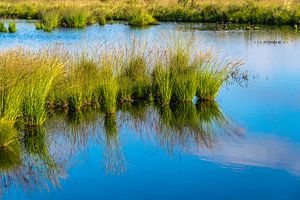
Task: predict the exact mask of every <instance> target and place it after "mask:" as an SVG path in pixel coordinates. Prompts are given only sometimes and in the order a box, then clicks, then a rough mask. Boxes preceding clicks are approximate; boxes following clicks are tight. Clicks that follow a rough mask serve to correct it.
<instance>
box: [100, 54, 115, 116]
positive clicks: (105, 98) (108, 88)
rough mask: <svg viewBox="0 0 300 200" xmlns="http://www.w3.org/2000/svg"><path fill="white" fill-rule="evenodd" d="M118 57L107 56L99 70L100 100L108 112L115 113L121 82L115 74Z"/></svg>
mask: <svg viewBox="0 0 300 200" xmlns="http://www.w3.org/2000/svg"><path fill="white" fill-rule="evenodd" d="M116 59H117V58H116V57H115V56H113V55H107V56H105V57H104V59H103V60H102V61H101V64H100V65H101V66H100V67H101V68H100V70H99V74H100V75H99V77H100V85H99V100H100V104H101V108H102V109H103V110H104V111H105V112H106V113H107V114H114V113H115V112H116V108H117V98H118V91H119V84H118V80H117V77H116V75H115V67H116Z"/></svg>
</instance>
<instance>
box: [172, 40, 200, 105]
mask: <svg viewBox="0 0 300 200" xmlns="http://www.w3.org/2000/svg"><path fill="white" fill-rule="evenodd" d="M192 42H193V40H192V39H191V40H188V41H187V42H186V41H183V40H180V39H179V40H175V41H174V44H172V45H174V47H173V48H171V49H170V50H169V52H168V60H169V63H168V64H169V69H170V73H171V78H172V79H173V83H174V93H173V96H172V98H173V100H174V101H176V102H192V100H193V98H194V97H195V94H196V89H197V84H198V80H197V76H196V73H195V67H194V66H193V64H192V63H191V59H192V54H191V51H192ZM169 48H170V47H169Z"/></svg>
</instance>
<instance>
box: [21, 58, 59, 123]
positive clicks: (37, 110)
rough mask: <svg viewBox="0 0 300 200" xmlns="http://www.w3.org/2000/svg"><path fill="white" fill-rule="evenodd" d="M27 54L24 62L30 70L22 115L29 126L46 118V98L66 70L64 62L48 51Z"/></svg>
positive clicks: (25, 86) (25, 87) (24, 90)
mask: <svg viewBox="0 0 300 200" xmlns="http://www.w3.org/2000/svg"><path fill="white" fill-rule="evenodd" d="M27 56H28V59H27V60H26V62H24V61H23V63H22V65H25V66H26V68H27V70H28V71H27V72H26V73H28V77H27V78H26V81H25V82H26V83H25V85H24V89H23V102H22V116H23V119H24V121H25V123H26V124H27V125H28V126H37V125H41V124H43V123H44V121H45V119H46V99H47V97H48V95H49V92H50V90H51V89H52V87H53V82H54V80H55V79H56V78H58V77H59V76H61V75H62V74H63V72H64V62H63V60H62V59H61V58H58V57H57V56H54V55H51V53H47V52H40V53H37V54H33V55H32V54H28V55H27ZM20 64H21V63H20Z"/></svg>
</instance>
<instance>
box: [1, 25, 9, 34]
mask: <svg viewBox="0 0 300 200" xmlns="http://www.w3.org/2000/svg"><path fill="white" fill-rule="evenodd" d="M7 32H8V30H7V28H6V27H5V24H4V23H3V22H0V33H7Z"/></svg>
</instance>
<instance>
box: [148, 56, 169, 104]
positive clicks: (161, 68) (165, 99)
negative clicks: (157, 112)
mask: <svg viewBox="0 0 300 200" xmlns="http://www.w3.org/2000/svg"><path fill="white" fill-rule="evenodd" d="M152 77H153V91H154V92H155V94H154V95H155V97H156V98H157V99H158V101H159V103H160V104H161V105H162V106H166V105H169V104H170V101H171V98H172V95H173V92H174V82H173V80H172V78H171V73H170V70H169V69H168V68H167V67H166V66H165V65H164V64H163V63H162V61H158V62H157V63H156V64H155V67H154V69H153V73H152Z"/></svg>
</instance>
